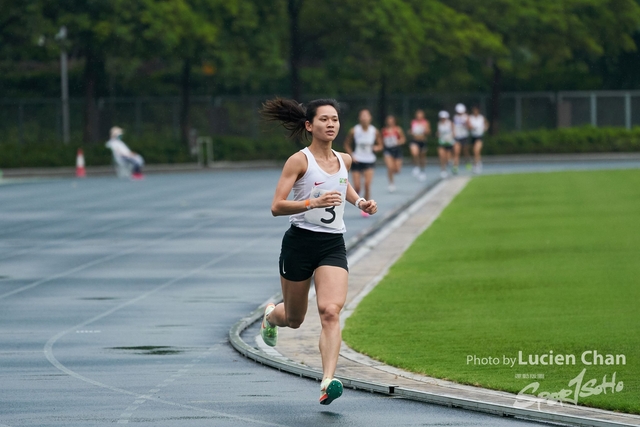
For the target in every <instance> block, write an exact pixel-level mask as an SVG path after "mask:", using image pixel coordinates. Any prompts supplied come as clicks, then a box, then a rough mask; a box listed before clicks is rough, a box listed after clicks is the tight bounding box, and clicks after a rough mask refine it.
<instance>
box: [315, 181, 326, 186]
mask: <svg viewBox="0 0 640 427" xmlns="http://www.w3.org/2000/svg"><path fill="white" fill-rule="evenodd" d="M322 184H324V181H322V182H317V181H316V182H315V183H314V184H313V185H315V186H318V185H322Z"/></svg>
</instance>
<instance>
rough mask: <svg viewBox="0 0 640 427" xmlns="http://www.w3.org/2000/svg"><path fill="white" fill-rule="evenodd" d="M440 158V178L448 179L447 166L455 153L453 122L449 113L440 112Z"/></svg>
mask: <svg viewBox="0 0 640 427" xmlns="http://www.w3.org/2000/svg"><path fill="white" fill-rule="evenodd" d="M438 119H439V120H438V157H440V177H441V178H446V177H447V176H448V174H447V165H448V164H449V161H450V160H451V153H452V152H453V144H454V138H453V122H451V120H449V113H448V112H446V111H440V112H439V113H438Z"/></svg>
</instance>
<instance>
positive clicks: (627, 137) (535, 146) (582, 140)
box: [483, 126, 640, 154]
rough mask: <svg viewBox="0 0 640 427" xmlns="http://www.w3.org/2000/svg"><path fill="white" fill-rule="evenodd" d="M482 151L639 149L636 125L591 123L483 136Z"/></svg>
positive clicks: (630, 150) (621, 150) (552, 151)
mask: <svg viewBox="0 0 640 427" xmlns="http://www.w3.org/2000/svg"><path fill="white" fill-rule="evenodd" d="M483 151H484V153H485V154H530V153H546V154H554V153H604V152H633V151H640V127H636V128H633V129H631V130H627V129H624V128H614V127H608V128H607V127H605V128H594V127H591V126H584V127H576V128H566V129H552V130H546V129H545V130H536V131H528V132H512V133H505V134H501V135H497V136H492V137H487V138H486V140H485V145H484V150H483Z"/></svg>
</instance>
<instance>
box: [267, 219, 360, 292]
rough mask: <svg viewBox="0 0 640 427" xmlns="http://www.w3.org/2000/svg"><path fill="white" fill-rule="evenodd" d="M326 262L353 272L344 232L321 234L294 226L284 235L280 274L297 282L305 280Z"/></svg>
mask: <svg viewBox="0 0 640 427" xmlns="http://www.w3.org/2000/svg"><path fill="white" fill-rule="evenodd" d="M323 265H329V266H333V267H340V268H344V269H345V270H347V271H349V266H348V264H347V250H346V248H345V246H344V237H343V236H342V234H333V233H319V232H316V231H309V230H305V229H303V228H299V227H295V226H293V225H292V226H291V228H289V229H288V230H287V232H286V233H284V237H283V238H282V249H281V250H280V262H279V266H280V275H281V276H282V277H284V278H285V279H287V280H291V281H293V282H302V281H304V280H307V279H308V278H309V277H311V276H312V275H313V272H314V271H315V270H316V268H318V267H320V266H323Z"/></svg>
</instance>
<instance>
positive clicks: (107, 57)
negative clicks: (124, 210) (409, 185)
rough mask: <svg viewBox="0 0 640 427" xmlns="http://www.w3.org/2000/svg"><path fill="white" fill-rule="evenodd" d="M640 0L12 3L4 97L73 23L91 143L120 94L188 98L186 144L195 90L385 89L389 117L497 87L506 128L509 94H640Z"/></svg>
mask: <svg viewBox="0 0 640 427" xmlns="http://www.w3.org/2000/svg"><path fill="white" fill-rule="evenodd" d="M639 1H640V0H483V1H478V0H447V1H445V0H377V1H369V0H324V1H322V2H312V1H311V0H270V1H264V0H137V1H129V0H58V1H55V2H53V1H50V0H30V1H28V2H24V1H23V0H0V4H1V5H2V7H1V8H0V9H1V10H2V11H3V13H2V14H1V15H0V61H1V64H0V69H2V70H3V73H4V74H5V75H11V73H14V75H16V74H17V76H16V77H14V80H11V79H9V80H7V79H6V78H5V80H3V81H1V82H0V91H2V92H4V94H2V92H0V97H3V96H6V94H7V93H9V92H11V93H15V90H14V91H11V89H12V84H13V83H12V82H20V81H23V80H21V79H24V78H26V77H25V75H27V74H29V73H31V74H32V75H34V76H35V77H34V78H31V79H28V78H27V80H24V81H26V82H27V84H26V85H25V86H26V87H27V88H36V90H38V89H37V88H39V86H38V83H37V82H38V81H39V80H38V78H40V77H39V76H42V75H43V73H42V72H41V71H37V70H41V69H42V67H44V69H45V70H47V69H48V70H49V71H51V72H50V74H54V71H55V63H56V58H57V56H58V55H59V51H60V49H61V46H60V43H61V42H60V41H56V40H55V39H54V35H55V34H56V32H57V31H58V29H59V28H60V27H61V26H65V27H66V28H67V33H68V38H67V39H66V40H65V41H64V43H66V45H65V46H64V48H65V49H66V50H67V51H68V52H69V53H70V55H71V59H72V62H71V64H72V69H71V72H72V73H74V72H75V73H76V74H75V75H76V76H77V79H76V80H74V81H75V82H76V84H75V85H74V86H73V87H72V90H73V91H75V92H74V93H80V92H81V93H82V95H83V96H84V99H85V109H84V110H85V119H84V132H83V134H84V140H85V141H93V140H98V139H99V137H100V136H99V135H98V134H97V125H96V123H97V120H96V117H97V111H96V98H97V97H100V96H105V95H106V94H108V93H109V92H110V91H115V90H116V89H114V88H116V87H118V88H119V89H118V90H119V92H120V93H135V94H136V95H151V94H155V93H156V91H157V90H158V89H157V88H159V87H163V88H167V87H169V89H166V90H167V91H168V92H169V93H179V94H180V96H181V101H182V102H181V104H182V108H181V112H180V128H181V134H182V139H183V140H185V141H186V140H187V139H188V135H189V129H190V125H189V108H188V106H189V96H190V94H191V93H194V92H197V93H253V94H256V93H280V94H283V95H287V96H291V97H293V98H294V99H297V100H303V98H304V97H305V96H306V95H308V94H314V93H317V94H329V95H333V96H340V95H341V94H347V93H370V92H372V91H375V92H376V93H377V95H378V99H379V102H380V108H379V110H380V114H381V115H383V114H385V112H386V108H385V106H386V97H387V96H388V94H390V93H429V92H438V91H451V92H490V93H491V99H492V101H491V103H490V105H489V112H488V113H489V117H490V119H491V120H492V122H493V123H492V129H493V130H494V131H496V130H498V129H499V98H500V93H501V92H502V91H504V90H560V89H563V90H566V89H600V88H610V89H634V88H638V87H640V73H637V71H636V70H637V68H638V66H639V65H640V60H639V58H640V57H639V56H638V53H637V47H638V44H639V43H640V31H639V30H640V5H639ZM43 64H44V65H43ZM47 64H49V68H46V65H47ZM25 70H27V71H25ZM33 70H36V71H33ZM44 74H46V73H44ZM42 91H46V88H42ZM127 91H128V92H127Z"/></svg>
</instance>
